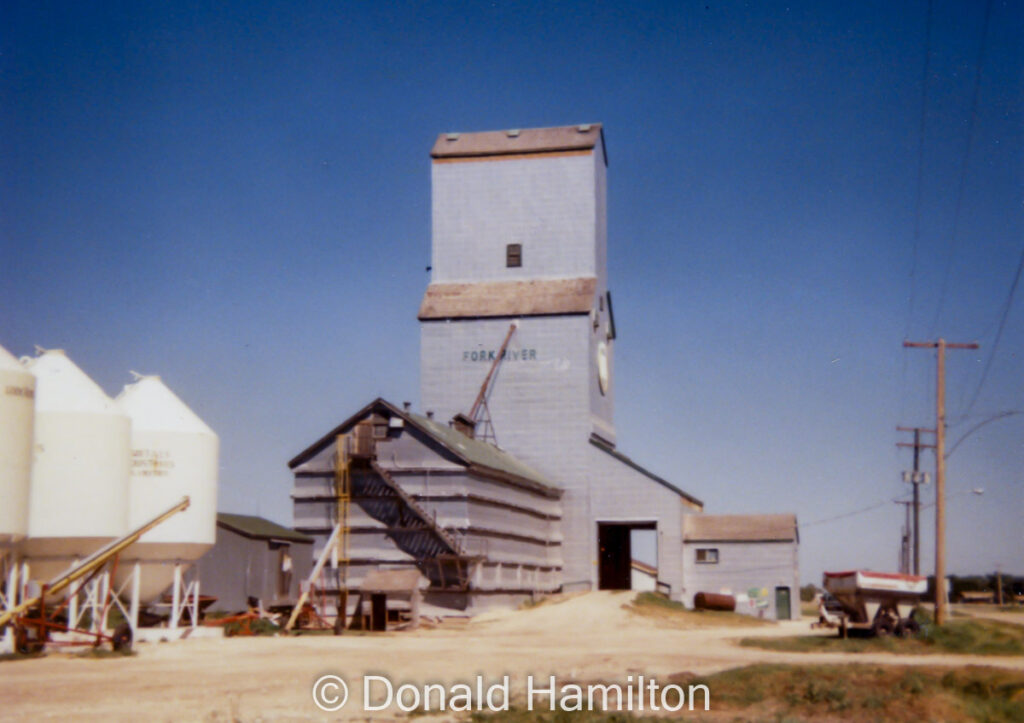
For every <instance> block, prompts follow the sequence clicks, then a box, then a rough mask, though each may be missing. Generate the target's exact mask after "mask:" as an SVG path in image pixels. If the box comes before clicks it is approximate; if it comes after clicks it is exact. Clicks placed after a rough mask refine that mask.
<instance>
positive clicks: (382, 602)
mask: <svg viewBox="0 0 1024 723" xmlns="http://www.w3.org/2000/svg"><path fill="white" fill-rule="evenodd" d="M387 629H388V596H387V595H386V594H384V593H382V592H375V593H373V594H372V595H370V630H387Z"/></svg>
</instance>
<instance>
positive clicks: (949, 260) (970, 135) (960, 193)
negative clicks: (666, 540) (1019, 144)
mask: <svg viewBox="0 0 1024 723" xmlns="http://www.w3.org/2000/svg"><path fill="white" fill-rule="evenodd" d="M991 16H992V0H988V1H987V2H986V3H985V22H984V24H983V25H982V28H981V43H980V44H979V47H978V62H977V64H976V67H975V69H974V91H973V93H972V97H971V113H970V115H969V116H968V119H967V145H966V147H965V148H964V157H963V161H962V162H961V163H960V180H959V182H958V184H957V193H956V205H955V207H954V211H953V229H952V233H951V234H950V239H949V254H948V255H947V257H946V270H945V272H944V273H943V275H942V285H941V286H940V287H939V305H938V307H937V308H936V309H935V319H934V320H933V321H932V328H931V331H929V332H928V336H935V331H936V328H937V327H938V325H939V317H940V316H942V307H943V306H944V304H945V301H946V287H947V286H948V285H949V275H950V272H951V271H952V268H953V256H954V255H955V252H956V246H957V236H958V234H957V232H958V231H959V227H960V214H961V211H962V210H963V202H964V188H965V186H966V185H967V165H968V162H969V161H970V157H971V147H972V146H973V144H974V123H975V120H976V117H977V115H978V95H979V90H980V88H981V71H982V67H983V66H984V62H985V48H986V47H987V45H988V24H989V18H990V17H991Z"/></svg>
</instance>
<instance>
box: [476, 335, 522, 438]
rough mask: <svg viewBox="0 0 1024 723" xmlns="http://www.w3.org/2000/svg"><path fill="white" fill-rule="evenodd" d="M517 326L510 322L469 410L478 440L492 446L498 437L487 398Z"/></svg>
mask: <svg viewBox="0 0 1024 723" xmlns="http://www.w3.org/2000/svg"><path fill="white" fill-rule="evenodd" d="M517 326H518V324H517V323H516V322H512V324H510V325H509V327H508V333H507V334H505V341H503V342H501V348H500V349H499V350H498V354H497V356H495V357H494V363H493V364H491V368H490V369H489V370H488V372H487V376H486V377H484V383H483V384H481V385H480V392H479V393H478V394H477V395H476V400H474V402H473V407H472V409H470V410H469V418H470V419H471V420H472V421H473V423H474V424H476V425H478V426H479V427H480V434H479V435H478V436H479V438H480V439H483V440H490V441H491V442H492V443H493V444H497V443H498V437H497V435H496V434H495V432H494V424H493V423H492V422H491V410H490V409H489V408H488V407H487V397H489V396H490V393H491V383H492V381H493V380H494V373H495V372H496V371H497V370H498V366H500V365H501V361H502V359H504V358H505V350H506V349H508V342H509V340H510V339H511V338H512V335H513V334H514V333H515V331H516V327H517Z"/></svg>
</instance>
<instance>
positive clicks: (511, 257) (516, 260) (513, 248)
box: [505, 244, 523, 269]
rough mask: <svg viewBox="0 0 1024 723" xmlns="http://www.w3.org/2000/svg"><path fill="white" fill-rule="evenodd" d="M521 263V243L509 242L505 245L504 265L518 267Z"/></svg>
mask: <svg viewBox="0 0 1024 723" xmlns="http://www.w3.org/2000/svg"><path fill="white" fill-rule="evenodd" d="M522 265H523V245H522V244H509V245H508V246H506V247H505V266H507V267H508V268H510V269H512V268H519V267H520V266H522Z"/></svg>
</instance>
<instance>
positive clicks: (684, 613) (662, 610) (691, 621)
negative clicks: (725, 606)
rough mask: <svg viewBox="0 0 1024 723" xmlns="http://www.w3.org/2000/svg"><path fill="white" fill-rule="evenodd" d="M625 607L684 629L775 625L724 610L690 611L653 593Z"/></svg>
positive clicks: (645, 594)
mask: <svg viewBox="0 0 1024 723" xmlns="http://www.w3.org/2000/svg"><path fill="white" fill-rule="evenodd" d="M625 607H626V609H627V610H629V611H630V612H633V613H636V614H638V615H643V616H644V617H648V618H653V619H656V620H661V621H665V622H668V623H675V624H679V625H682V626H684V627H718V626H727V627H757V626H761V625H774V624H775V622H774V621H773V620H761V619H760V618H754V617H751V616H749V615H740V614H739V613H731V612H725V611H723V610H690V609H688V608H687V607H686V606H685V605H683V604H682V603H680V602H676V601H675V600H669V599H668V598H667V597H665V596H663V595H658V594H657V593H653V592H642V593H640V594H639V595H637V596H636V597H635V598H633V600H632V602H630V604H629V605H626V606H625Z"/></svg>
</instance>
